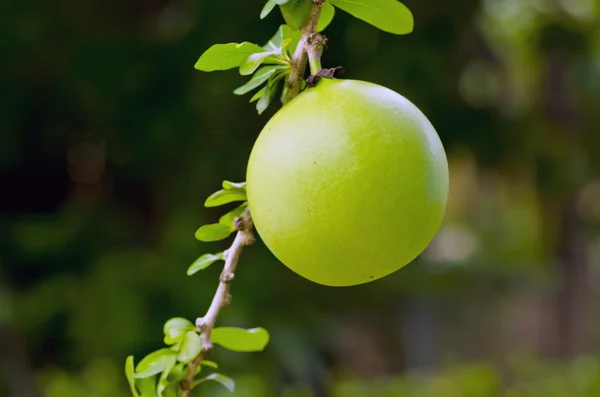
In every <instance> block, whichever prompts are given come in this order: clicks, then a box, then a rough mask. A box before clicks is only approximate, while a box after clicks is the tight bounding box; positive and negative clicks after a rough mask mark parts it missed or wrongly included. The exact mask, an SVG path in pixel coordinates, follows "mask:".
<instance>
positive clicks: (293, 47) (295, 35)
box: [287, 30, 302, 54]
mask: <svg viewBox="0 0 600 397" xmlns="http://www.w3.org/2000/svg"><path fill="white" fill-rule="evenodd" d="M301 36H302V33H300V31H299V30H294V31H293V32H292V35H291V36H290V38H291V39H292V42H291V43H290V45H288V47H287V49H288V51H289V52H290V54H293V53H294V52H295V51H296V47H298V43H299V42H300V37H301Z"/></svg>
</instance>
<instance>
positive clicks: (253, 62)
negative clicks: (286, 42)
mask: <svg viewBox="0 0 600 397" xmlns="http://www.w3.org/2000/svg"><path fill="white" fill-rule="evenodd" d="M280 52H281V51H264V52H258V53H256V54H252V55H250V56H248V58H246V59H245V60H244V61H243V62H242V64H241V65H240V74H241V75H242V76H247V75H249V74H252V73H254V72H255V71H256V69H258V67H259V66H260V65H262V64H263V62H265V61H267V59H268V58H269V57H270V56H272V55H277V54H279V53H280Z"/></svg>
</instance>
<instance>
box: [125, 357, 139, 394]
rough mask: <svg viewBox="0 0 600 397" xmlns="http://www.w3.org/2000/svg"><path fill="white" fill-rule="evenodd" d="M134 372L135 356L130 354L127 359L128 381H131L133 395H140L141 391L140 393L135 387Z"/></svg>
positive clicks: (126, 373)
mask: <svg viewBox="0 0 600 397" xmlns="http://www.w3.org/2000/svg"><path fill="white" fill-rule="evenodd" d="M134 372H135V371H134V367H133V356H129V357H127V359H126V360H125V376H126V377H127V382H129V388H130V389H131V394H132V395H133V397H140V393H138V391H137V389H136V387H135V379H134Z"/></svg>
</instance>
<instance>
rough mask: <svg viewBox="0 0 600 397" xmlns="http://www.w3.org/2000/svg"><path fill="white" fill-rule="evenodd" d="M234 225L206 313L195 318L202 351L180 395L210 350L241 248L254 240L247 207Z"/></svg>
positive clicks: (228, 299)
mask: <svg viewBox="0 0 600 397" xmlns="http://www.w3.org/2000/svg"><path fill="white" fill-rule="evenodd" d="M234 226H235V228H236V230H237V231H238V232H237V234H236V236H235V239H234V240H233V244H231V247H229V249H228V250H227V251H226V257H225V265H224V266H223V271H222V272H221V276H220V277H219V286H218V287H217V291H216V292H215V296H214V297H213V300H212V302H211V304H210V307H209V308H208V311H207V312H206V315H205V316H204V317H199V318H198V319H197V320H196V328H198V332H199V333H200V338H201V339H202V351H201V352H200V354H199V355H198V357H196V359H194V361H193V362H192V363H191V364H190V366H189V370H188V374H187V377H186V379H185V380H184V381H182V382H181V384H180V388H181V389H182V390H183V393H182V397H189V395H190V390H191V387H192V383H193V382H194V376H196V370H197V368H198V365H199V364H200V362H201V361H202V360H203V359H205V358H206V357H208V356H209V355H210V354H211V352H212V349H213V345H212V342H211V341H210V333H211V332H212V330H213V328H214V326H215V323H216V321H217V317H218V316H219V312H220V311H221V309H222V308H224V307H225V306H227V305H228V304H229V303H231V294H230V293H229V287H230V285H231V281H232V280H233V277H234V274H235V269H236V267H237V265H238V262H239V260H240V256H241V254H242V250H243V249H244V247H245V246H247V245H251V244H252V243H254V241H255V239H254V235H253V233H252V226H253V224H252V217H251V216H250V211H249V210H248V209H246V212H244V215H242V216H241V217H239V218H236V219H235V222H234Z"/></svg>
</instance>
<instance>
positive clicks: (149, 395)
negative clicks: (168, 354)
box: [135, 376, 156, 397]
mask: <svg viewBox="0 0 600 397" xmlns="http://www.w3.org/2000/svg"><path fill="white" fill-rule="evenodd" d="M135 384H136V385H137V387H138V389H139V390H140V396H141V397H154V396H156V376H149V377H147V378H142V379H137V380H136V382H135Z"/></svg>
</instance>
